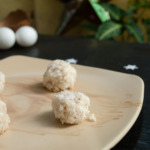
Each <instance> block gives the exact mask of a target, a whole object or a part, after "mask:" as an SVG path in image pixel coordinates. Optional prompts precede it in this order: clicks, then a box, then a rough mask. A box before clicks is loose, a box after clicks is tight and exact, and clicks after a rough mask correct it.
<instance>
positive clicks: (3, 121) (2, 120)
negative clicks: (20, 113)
mask: <svg viewBox="0 0 150 150" xmlns="http://www.w3.org/2000/svg"><path fill="white" fill-rule="evenodd" d="M9 123H10V118H9V116H8V114H7V107H6V104H5V103H4V102H3V101H2V100H0V134H2V133H3V132H4V131H6V129H7V128H8V126H9Z"/></svg>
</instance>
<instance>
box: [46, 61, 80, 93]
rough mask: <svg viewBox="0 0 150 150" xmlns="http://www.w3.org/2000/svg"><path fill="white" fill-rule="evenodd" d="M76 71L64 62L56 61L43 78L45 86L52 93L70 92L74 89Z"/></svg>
mask: <svg viewBox="0 0 150 150" xmlns="http://www.w3.org/2000/svg"><path fill="white" fill-rule="evenodd" d="M76 75H77V72H76V70H75V69H74V68H73V67H72V66H71V65H70V64H69V63H68V62H65V61H63V60H54V61H53V62H52V63H51V64H50V65H49V66H48V68H47V70H46V72H45V74H44V76H43V85H44V86H45V87H46V88H47V89H48V90H49V91H51V92H59V91H64V90H69V89H72V88H73V87H74V84H75V81H76Z"/></svg>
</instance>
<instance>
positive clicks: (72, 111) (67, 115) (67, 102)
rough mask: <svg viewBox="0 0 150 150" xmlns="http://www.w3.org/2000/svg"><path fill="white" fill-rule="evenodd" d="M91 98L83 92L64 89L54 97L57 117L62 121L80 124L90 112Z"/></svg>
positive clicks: (54, 109)
mask: <svg viewBox="0 0 150 150" xmlns="http://www.w3.org/2000/svg"><path fill="white" fill-rule="evenodd" d="M89 106H90V99H89V98H88V96H86V95H84V94H83V93H81V92H72V91H68V90H66V91H62V92H60V93H58V94H56V95H55V96H54V97H53V98H52V107H53V111H54V115H55V118H57V119H60V121H61V123H62V124H63V123H68V124H78V123H80V122H81V121H82V120H83V119H85V118H86V116H87V114H89V112H90V111H89Z"/></svg>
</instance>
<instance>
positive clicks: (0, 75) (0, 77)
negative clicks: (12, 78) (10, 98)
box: [0, 72, 5, 93]
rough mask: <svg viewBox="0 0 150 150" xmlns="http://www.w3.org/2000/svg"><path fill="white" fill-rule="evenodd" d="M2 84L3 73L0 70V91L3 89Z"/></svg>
mask: <svg viewBox="0 0 150 150" xmlns="http://www.w3.org/2000/svg"><path fill="white" fill-rule="evenodd" d="M4 84H5V75H4V74H3V73H2V72H0V93H1V92H2V91H3V89H4Z"/></svg>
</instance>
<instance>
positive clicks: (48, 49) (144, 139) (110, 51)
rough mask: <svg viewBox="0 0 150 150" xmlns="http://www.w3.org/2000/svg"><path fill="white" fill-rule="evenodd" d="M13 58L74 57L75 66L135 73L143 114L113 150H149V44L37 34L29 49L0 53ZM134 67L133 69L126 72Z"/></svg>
mask: <svg viewBox="0 0 150 150" xmlns="http://www.w3.org/2000/svg"><path fill="white" fill-rule="evenodd" d="M12 55H25V56H31V57H37V58H44V59H68V58H75V59H77V60H78V64H82V65H87V66H94V67H99V68H105V69H109V70H114V71H120V72H125V73H131V74H136V75H138V76H140V77H141V78H142V79H143V80H144V83H145V94H144V105H143V108H142V111H141V113H140V115H139V117H138V119H137V121H136V122H135V124H134V125H133V127H132V128H131V129H130V131H129V132H128V133H127V135H126V136H125V137H124V138H123V139H122V140H121V141H120V142H119V143H118V144H117V145H116V146H115V147H114V148H113V150H150V92H149V91H150V45H148V44H138V43H125V42H114V41H96V40H92V39H83V38H68V37H51V36H45V35H40V36H39V40H38V42H37V44H36V45H35V46H33V47H30V48H21V47H19V46H17V45H15V46H14V47H13V48H12V49H9V50H0V59H3V58H5V57H8V56H12ZM128 64H133V65H136V66H138V69H136V70H125V69H124V66H126V65H128Z"/></svg>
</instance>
